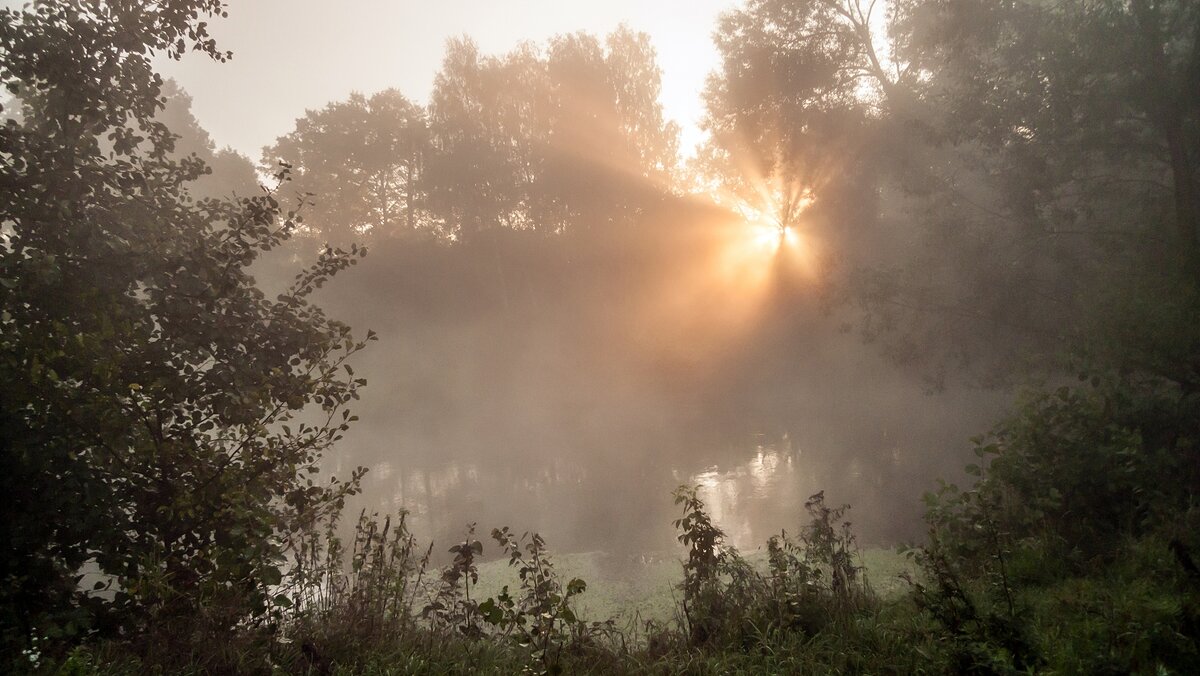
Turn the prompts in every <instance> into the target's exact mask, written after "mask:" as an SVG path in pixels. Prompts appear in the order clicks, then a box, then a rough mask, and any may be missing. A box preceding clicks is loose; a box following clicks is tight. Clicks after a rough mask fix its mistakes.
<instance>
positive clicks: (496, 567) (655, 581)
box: [473, 548, 916, 627]
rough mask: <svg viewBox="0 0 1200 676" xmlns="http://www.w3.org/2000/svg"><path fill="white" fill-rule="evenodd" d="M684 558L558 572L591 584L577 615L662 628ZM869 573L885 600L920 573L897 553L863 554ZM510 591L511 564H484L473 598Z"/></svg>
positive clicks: (763, 563) (605, 562)
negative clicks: (649, 622) (909, 575)
mask: <svg viewBox="0 0 1200 676" xmlns="http://www.w3.org/2000/svg"><path fill="white" fill-rule="evenodd" d="M745 556H746V559H747V560H748V561H750V562H751V563H752V564H754V565H755V567H756V568H758V569H760V570H763V571H765V570H766V568H767V558H766V552H765V551H762V550H761V549H760V550H756V551H753V552H746V553H745ZM681 561H682V552H669V551H659V552H649V553H646V554H643V555H617V554H609V553H606V552H601V551H595V552H584V553H579V554H558V555H555V556H554V567H555V570H557V571H558V573H559V575H561V576H562V578H563V579H565V580H569V579H570V578H573V577H578V578H581V579H583V580H585V581H587V584H588V588H587V591H586V592H584V593H583V594H581V595H580V596H579V597H577V600H576V603H575V609H576V611H577V612H578V613H579V615H580V617H582V618H583V619H585V620H588V621H603V620H607V619H610V618H611V619H613V620H615V621H616V624H617V626H620V627H624V626H627V625H629V624H630V623H631V622H632V623H636V624H639V625H640V624H641V623H642V622H644V621H646V620H653V621H655V622H659V623H666V622H670V621H671V620H673V619H675V612H676V608H677V607H678V600H679V595H680V592H679V590H678V589H677V588H676V587H677V585H678V584H679V583H680V581H681V580H682V579H683V573H682V570H683V569H682V567H681V566H682V564H681ZM860 565H862V566H863V567H865V568H866V571H867V577H868V580H869V581H870V583H871V587H872V589H873V590H874V591H875V593H876V594H877V595H878V596H879V598H880V599H881V600H884V601H888V600H892V599H896V598H899V597H901V596H903V595H904V594H905V593H906V592H907V591H908V586H907V583H906V582H904V580H902V579H901V575H902V574H903V573H905V572H908V573H915V571H916V568H915V566H914V565H913V563H912V562H911V561H909V559H908V557H906V556H905V555H904V554H901V553H899V552H898V551H897V550H896V549H894V548H869V549H865V550H863V552H862V557H861V564H860ZM505 585H508V587H509V589H510V590H512V589H516V588H517V586H518V585H519V580H518V579H517V571H516V570H515V569H513V568H511V567H510V566H509V565H508V561H507V559H504V560H499V559H498V560H491V561H485V562H482V563H480V564H479V585H478V586H477V587H476V588H475V591H474V592H473V595H475V596H477V598H481V599H482V598H486V597H489V596H495V595H496V594H499V593H500V590H501V588H502V587H504V586H505Z"/></svg>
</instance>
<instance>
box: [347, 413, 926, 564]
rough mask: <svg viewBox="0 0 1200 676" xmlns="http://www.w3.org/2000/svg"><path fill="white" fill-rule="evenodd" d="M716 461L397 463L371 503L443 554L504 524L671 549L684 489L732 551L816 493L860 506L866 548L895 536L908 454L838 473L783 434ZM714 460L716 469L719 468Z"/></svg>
mask: <svg viewBox="0 0 1200 676" xmlns="http://www.w3.org/2000/svg"><path fill="white" fill-rule="evenodd" d="M716 455H717V457H715V458H714V457H713V456H712V455H709V456H708V458H709V460H710V462H709V463H707V464H704V465H702V466H699V467H695V466H693V467H687V466H685V465H683V464H681V463H679V462H678V459H677V460H676V463H675V466H669V465H665V466H662V465H659V464H656V463H654V462H652V461H650V460H648V459H647V460H645V461H643V462H640V463H638V464H637V465H635V466H631V467H622V466H615V465H609V464H607V463H599V462H595V463H590V464H589V463H585V462H581V461H580V459H579V457H578V456H575V459H574V460H568V459H566V458H567V457H569V456H564V457H563V458H558V459H551V460H545V461H544V462H540V463H536V464H533V465H528V466H524V467H522V466H519V465H518V466H513V465H509V466H491V467H489V466H487V465H486V464H484V463H482V462H481V461H474V462H467V461H455V460H449V461H448V462H446V463H445V464H443V465H440V466H439V465H431V466H426V467H408V468H405V467H404V466H403V464H402V463H400V462H398V461H393V460H383V461H380V462H377V463H375V464H374V467H373V468H372V470H371V472H370V473H369V474H368V475H367V478H366V480H365V483H364V494H365V495H367V496H372V497H374V498H375V502H374V503H373V504H372V505H370V506H369V507H370V508H371V509H375V510H379V511H381V512H382V511H392V512H394V511H395V510H397V509H399V508H404V509H407V510H409V512H410V514H411V517H410V523H411V524H412V526H413V529H414V532H416V533H418V534H420V535H421V536H422V537H433V538H435V539H436V540H437V541H438V542H439V543H444V542H448V541H450V540H451V539H454V538H456V537H458V536H459V535H461V533H462V531H463V529H464V527H465V525H466V524H467V523H468V522H478V524H479V534H480V535H486V534H487V533H488V532H489V531H490V529H491V528H493V527H497V526H501V525H511V526H513V527H514V528H515V529H517V530H518V531H523V530H527V529H528V530H537V531H539V532H541V533H542V534H543V535H545V536H546V537H547V538H548V540H549V541H550V542H551V543H552V544H553V545H554V546H555V548H556V549H558V550H560V551H593V550H606V551H612V552H620V551H625V552H637V551H648V550H661V549H665V548H668V547H669V546H670V544H671V543H673V542H674V535H675V534H674V533H673V532H672V530H671V526H670V523H671V521H672V519H673V516H674V509H675V508H674V506H673V505H672V504H671V501H670V497H669V496H670V492H671V491H672V490H673V489H674V488H675V487H676V486H678V485H680V484H690V485H698V486H699V487H700V496H701V497H702V499H703V500H704V501H705V503H706V504H707V506H708V510H709V512H710V513H711V515H712V517H713V519H714V521H715V522H716V523H717V525H718V526H720V527H721V528H722V529H723V530H724V531H725V533H726V535H727V538H728V541H729V542H730V543H731V544H733V545H734V546H736V547H738V548H739V549H742V550H746V551H752V550H754V549H756V548H758V547H761V546H763V544H764V543H765V541H766V539H767V538H768V537H769V536H771V535H772V534H775V533H778V532H779V530H780V529H785V528H786V529H787V530H789V531H792V530H795V529H796V528H797V527H799V526H800V525H802V523H803V522H804V520H805V519H804V513H805V512H804V502H805V501H806V500H807V499H808V498H809V497H810V496H811V495H812V494H814V493H816V492H817V491H819V490H826V491H827V496H828V498H829V500H830V502H831V503H832V504H841V503H844V502H849V503H852V504H853V505H854V510H853V512H852V515H853V516H856V517H861V516H866V517H868V519H867V523H865V524H864V525H865V526H866V529H865V532H864V530H863V529H862V528H860V529H859V531H858V532H859V534H860V536H863V535H865V536H866V539H867V540H874V541H879V540H887V539H888V537H887V536H886V534H883V535H881V533H883V531H884V530H885V529H887V528H891V529H895V527H896V522H895V521H894V520H892V519H891V518H890V517H891V516H892V515H891V514H889V513H887V512H882V516H883V517H884V519H883V521H882V522H880V523H874V521H879V520H878V519H876V520H872V519H870V518H869V517H870V516H871V511H872V510H873V509H878V507H881V506H882V505H884V504H886V503H887V501H888V499H887V498H884V497H881V496H882V495H883V494H884V493H886V492H887V491H888V490H889V484H892V485H894V484H896V483H897V480H898V479H900V477H901V476H902V475H904V474H905V472H904V469H903V466H902V462H901V461H902V458H903V457H904V454H903V453H901V451H900V449H899V448H895V449H889V450H888V451H887V452H885V453H880V454H879V455H880V456H882V457H881V458H880V460H879V461H877V462H874V463H871V464H870V465H866V464H864V463H863V462H861V461H860V460H859V459H857V458H853V457H851V458H844V461H843V462H842V463H840V464H839V463H831V462H830V461H829V458H826V457H824V456H823V455H822V454H819V453H813V452H807V450H806V449H802V448H801V447H800V445H799V444H798V443H796V442H795V441H794V440H793V439H792V438H790V437H789V436H788V435H787V434H784V435H781V436H780V437H778V438H776V439H773V440H772V439H768V438H766V437H764V436H761V435H760V436H756V437H754V438H752V439H751V440H750V441H749V442H748V443H746V444H745V445H744V446H742V447H741V449H740V450H739V449H736V448H726V449H724V450H723V451H721V452H720V453H719V454H716ZM721 458H728V459H729V461H728V462H722V461H721ZM714 459H715V460H716V461H717V462H711V460H714ZM831 467H836V469H834V470H833V471H831V470H830V468H831ZM868 468H869V470H870V471H864V470H866V469H868ZM889 468H890V469H889ZM900 483H901V484H903V485H904V486H905V488H906V489H908V488H911V484H908V483H906V482H903V481H900ZM914 499H915V496H914ZM887 521H891V523H890V524H887V523H886V522H887ZM881 526H882V527H883V528H882V529H881ZM894 534H895V531H894V530H893V535H894ZM438 549H441V546H440V545H439V547H438Z"/></svg>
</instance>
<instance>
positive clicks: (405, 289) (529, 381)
mask: <svg viewBox="0 0 1200 676" xmlns="http://www.w3.org/2000/svg"><path fill="white" fill-rule="evenodd" d="M728 220H729V215H728V214H727V213H725V212H723V211H721V210H718V209H714V208H712V207H708V206H698V205H697V203H695V201H692V200H675V199H672V200H668V201H667V202H666V203H665V204H664V205H663V206H662V208H661V209H659V210H658V211H657V212H655V213H654V214H651V215H648V216H647V217H646V218H645V219H643V220H642V222H640V223H639V224H638V225H637V226H636V227H635V228H632V229H630V231H629V232H627V233H624V236H622V235H620V234H617V235H614V233H612V232H609V233H606V234H605V235H604V236H603V237H602V238H601V237H594V236H591V235H587V234H582V235H578V236H572V237H557V238H547V237H544V236H539V235H535V234H532V233H506V234H505V236H503V237H496V238H492V239H490V240H487V241H481V242H479V243H476V244H472V245H459V246H450V247H448V246H445V245H442V244H437V243H411V242H408V243H400V242H394V243H387V242H385V243H383V244H382V245H381V246H377V247H375V248H374V249H373V250H372V252H371V253H370V255H369V256H368V257H367V258H366V259H365V260H364V262H363V263H362V265H360V266H359V267H358V268H356V269H354V270H352V271H350V272H348V273H346V274H345V275H344V278H340V279H339V284H337V285H333V286H332V287H331V288H330V289H329V290H327V291H324V292H323V294H324V295H323V297H322V299H321V300H322V303H323V305H324V306H325V307H327V308H328V309H329V311H330V312H331V314H333V315H334V316H336V317H338V318H340V319H345V320H346V321H347V322H348V323H350V324H351V325H352V326H358V327H363V328H364V329H365V328H371V329H374V330H375V331H377V332H378V333H379V334H380V336H381V338H380V340H379V342H378V343H375V344H373V345H372V346H371V348H370V349H369V350H367V351H366V352H365V353H363V354H361V355H360V356H359V357H360V358H359V359H358V360H357V361H356V363H355V372H356V374H361V375H364V376H365V377H366V378H367V379H368V381H369V385H368V387H367V388H366V390H364V397H363V400H362V401H361V402H360V403H359V405H358V406H357V407H356V408H355V412H356V414H357V415H359V417H360V419H361V420H360V422H359V423H358V424H356V425H355V426H354V427H353V428H352V429H351V431H350V432H349V433H348V435H347V437H346V438H345V440H344V442H343V443H342V445H341V446H340V447H339V451H338V452H337V453H334V454H331V455H330V457H329V458H328V459H327V462H328V467H329V468H330V470H331V471H334V472H335V473H338V474H342V475H344V474H345V473H347V472H348V471H349V470H350V469H351V468H353V467H355V466H357V465H363V466H366V467H369V468H370V472H369V473H368V474H367V476H366V477H365V479H364V482H363V492H362V495H361V496H360V497H359V498H358V499H357V502H356V503H354V505H353V509H355V510H357V509H359V508H366V509H367V510H368V511H379V512H381V513H382V512H394V511H395V510H397V509H400V508H404V509H407V510H409V511H410V512H411V518H412V525H413V528H414V530H415V532H417V533H419V534H421V535H422V537H427V538H433V539H434V540H435V541H436V542H438V543H448V542H451V541H453V540H454V539H455V538H457V537H458V536H459V535H460V534H461V533H462V532H463V530H464V528H465V526H466V524H467V523H471V522H477V523H478V526H479V530H480V531H481V532H482V533H484V534H486V533H487V532H489V531H490V529H491V528H493V527H498V526H502V525H510V526H512V527H513V528H516V529H518V530H535V531H539V532H541V533H542V534H543V535H544V536H545V537H546V538H547V540H548V542H549V543H550V544H551V546H553V547H554V548H556V549H558V550H561V551H592V550H605V551H612V552H640V551H652V550H662V549H670V548H672V547H673V546H674V544H675V541H674V535H673V532H672V527H671V521H672V519H673V518H675V507H674V505H673V504H672V502H671V496H670V493H671V491H672V490H673V489H674V488H675V487H676V486H678V485H680V484H692V485H699V486H700V487H701V495H702V496H703V497H704V499H705V500H706V502H707V503H708V504H709V506H710V508H711V510H712V513H713V515H714V517H715V518H716V520H717V522H718V524H719V525H720V526H721V527H722V528H724V529H725V530H726V531H727V533H728V535H729V537H730V539H731V541H732V542H733V543H734V544H735V545H737V546H738V547H740V548H743V549H748V550H752V549H754V548H756V547H760V546H762V545H763V543H764V542H765V540H766V538H767V537H769V536H770V535H772V534H774V533H777V532H778V531H779V530H780V529H784V528H786V529H788V530H793V529H795V528H796V527H797V526H799V525H800V523H801V522H802V520H803V514H804V512H803V504H804V502H805V500H806V499H807V498H808V497H809V496H810V495H812V494H814V493H816V492H817V491H820V490H824V491H825V494H826V497H827V500H828V501H829V503H830V504H842V503H849V504H851V505H852V509H851V512H850V518H851V519H852V521H853V522H854V524H855V531H856V533H857V534H858V535H859V537H860V540H861V541H863V542H866V543H871V544H881V545H886V544H896V543H898V542H900V541H904V540H909V539H915V538H919V537H920V536H921V535H922V534H923V527H922V525H921V522H920V513H921V511H920V506H919V500H920V495H921V492H922V491H923V490H926V489H929V488H932V487H933V486H934V480H935V477H939V476H945V477H947V478H951V479H953V478H955V477H956V475H955V474H954V470H952V469H950V468H955V467H959V466H961V465H962V464H963V462H962V461H963V460H964V458H965V457H966V454H967V451H968V450H969V444H968V442H967V439H968V437H969V436H971V435H972V434H975V433H977V432H978V431H979V430H980V429H982V428H985V427H986V424H987V421H988V420H991V419H994V417H995V415H996V413H997V411H999V410H1000V402H1001V401H1002V400H1003V397H1002V396H1001V395H999V394H998V393H995V392H983V391H978V390H969V389H964V388H954V387H951V388H949V389H947V390H944V391H940V392H931V391H930V388H929V386H928V382H927V381H926V380H924V379H923V378H922V376H921V374H920V373H919V372H916V371H913V370H905V369H902V368H900V367H899V366H897V365H896V364H895V363H894V362H893V361H891V360H888V359H886V358H885V357H883V356H882V355H881V354H880V351H879V349H878V346H876V345H872V344H868V343H864V342H863V340H862V339H861V338H860V336H859V335H858V334H857V333H855V332H853V331H849V330H847V329H846V327H845V326H843V324H844V321H843V319H844V318H843V317H842V316H841V315H840V314H839V312H837V311H830V310H828V309H827V306H826V305H825V304H823V301H822V297H821V293H822V291H821V290H820V289H819V288H817V286H816V285H806V284H805V283H804V282H803V280H800V281H796V280H793V281H792V282H790V283H789V282H787V280H786V279H784V277H783V276H782V275H776V274H775V273H774V272H773V273H772V275H774V276H772V277H771V278H770V279H769V281H768V282H767V284H766V286H765V287H764V288H763V289H745V288H741V287H737V286H736V283H735V282H731V281H729V280H727V279H725V278H724V277H721V276H718V279H716V280H715V281H713V280H706V281H704V283H699V284H698V283H697V281H696V280H699V279H701V278H702V277H704V275H701V274H700V273H694V274H693V273H692V272H689V270H690V269H691V268H693V267H694V266H697V265H699V266H706V265H708V262H707V261H709V260H710V258H711V255H710V254H712V253H713V251H714V250H715V248H716V247H717V244H718V240H719V239H720V237H721V236H723V235H719V234H718V233H723V232H725V231H726V230H727V229H728V228H729V227H731V226H730V224H729V223H728ZM757 265H761V266H763V267H764V268H768V269H773V268H774V267H775V266H777V265H778V262H777V261H775V262H773V261H772V259H771V257H769V256H768V257H765V258H764V260H762V261H760V262H758V263H757ZM693 272H694V271H693ZM738 279H744V275H743V276H739V277H738ZM685 280H691V281H690V282H686V281H685ZM688 284H690V285H692V286H693V287H694V288H692V289H688V288H686V287H687V285H688ZM730 285H732V286H730ZM722 288H724V291H722V290H721V289H722ZM689 294H698V295H697V296H696V297H689ZM751 296H753V297H751ZM664 299H669V301H670V302H667V301H664ZM731 318H735V319H736V321H735V322H730V321H729V320H730V319H731ZM731 324H732V326H731ZM436 549H439V550H440V549H442V547H441V546H440V544H439V546H438V547H437V548H436Z"/></svg>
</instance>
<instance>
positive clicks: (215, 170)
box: [156, 80, 262, 197]
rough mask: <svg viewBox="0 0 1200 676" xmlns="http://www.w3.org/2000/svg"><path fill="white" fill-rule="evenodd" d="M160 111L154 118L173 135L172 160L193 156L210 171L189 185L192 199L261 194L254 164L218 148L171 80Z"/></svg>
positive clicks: (182, 92)
mask: <svg viewBox="0 0 1200 676" xmlns="http://www.w3.org/2000/svg"><path fill="white" fill-rule="evenodd" d="M162 96H163V98H164V99H165V100H164V102H163V108H162V110H161V111H159V113H158V115H157V116H156V119H157V120H158V121H159V122H162V123H163V124H164V125H166V127H167V129H170V130H171V133H172V134H174V135H175V136H176V138H175V149H174V151H173V152H172V157H174V158H175V159H184V158H186V157H188V156H189V155H195V156H196V157H197V158H199V159H200V160H201V161H203V162H204V164H205V165H206V166H207V167H208V168H209V171H208V172H207V173H205V174H203V175H201V176H200V177H199V178H197V179H196V180H195V181H193V182H192V183H191V184H190V185H189V186H188V192H189V193H190V194H191V195H192V196H193V197H234V196H241V197H253V196H255V195H258V194H260V193H261V192H262V191H261V190H260V187H259V183H258V176H257V175H256V174H255V172H254V164H253V163H251V162H250V160H249V159H247V158H246V157H245V156H244V155H242V154H241V153H239V152H237V151H236V150H233V149H232V148H221V149H217V147H216V144H214V143H213V140H212V138H211V137H210V136H209V135H208V132H207V131H205V130H204V128H203V127H201V126H200V122H199V121H197V120H196V118H195V116H194V115H192V97H191V96H189V95H188V93H187V92H186V91H184V90H183V88H182V87H180V86H179V85H178V84H177V83H176V82H175V81H174V80H167V81H166V82H164V83H163V91H162Z"/></svg>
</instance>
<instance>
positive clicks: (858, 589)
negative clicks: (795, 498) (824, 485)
mask: <svg viewBox="0 0 1200 676" xmlns="http://www.w3.org/2000/svg"><path fill="white" fill-rule="evenodd" d="M697 491H698V488H697V487H692V486H680V487H679V488H677V489H676V490H675V494H674V496H675V503H676V504H678V505H682V506H683V509H684V515H683V516H682V517H681V518H680V519H677V520H676V521H675V527H676V528H677V529H679V530H680V535H679V541H680V542H681V543H683V544H684V545H685V546H686V547H687V548H688V557H687V559H686V560H685V561H684V564H683V570H684V580H683V583H682V585H681V587H680V588H681V589H682V591H683V598H682V599H681V601H680V608H681V611H682V614H683V620H684V625H685V627H686V629H687V631H688V638H689V641H690V642H691V643H692V644H694V645H698V646H704V645H707V644H710V643H711V644H713V645H717V646H725V647H728V646H740V647H742V648H745V647H747V646H748V645H750V644H751V643H753V642H764V641H766V642H769V641H772V640H775V637H776V635H777V634H779V633H788V632H793V631H799V632H801V633H803V634H806V635H810V636H811V635H815V634H818V633H820V632H821V631H822V630H823V629H824V628H825V627H827V626H828V625H829V624H830V623H832V622H835V621H838V620H842V619H846V618H850V617H853V616H855V615H856V614H857V613H858V612H859V611H861V610H863V609H865V608H867V607H869V605H870V603H871V600H872V594H871V593H870V591H869V588H868V587H867V586H866V584H865V581H864V580H863V579H862V578H861V573H862V568H861V567H860V566H858V565H856V563H855V561H854V558H855V557H856V556H858V554H859V552H858V550H857V547H856V545H855V541H854V536H853V534H852V533H851V532H850V523H849V522H847V521H843V520H842V519H843V517H844V515H845V512H846V510H847V509H848V506H846V505H844V506H842V507H838V508H830V507H828V506H826V505H825V495H824V492H820V493H817V494H815V495H813V496H812V497H811V498H810V499H809V500H808V501H807V502H806V503H805V510H806V511H807V512H808V515H809V517H810V522H809V523H808V524H806V525H805V526H804V527H803V528H802V529H801V531H800V536H799V539H798V540H793V539H792V538H789V537H788V535H787V533H786V532H784V533H782V534H781V535H778V536H773V537H772V538H771V539H770V540H769V541H768V542H767V564H768V571H767V572H766V573H765V574H764V572H762V571H760V570H758V569H756V568H755V567H754V566H753V565H752V564H751V563H749V562H748V561H747V560H746V559H745V558H743V557H742V556H741V555H740V554H739V553H738V552H737V550H735V549H733V548H732V547H727V546H725V545H724V543H723V540H724V533H722V532H721V530H720V529H719V528H717V527H716V526H715V525H713V523H712V519H711V517H710V516H709V515H708V513H707V512H705V511H704V502H703V501H702V500H701V499H700V498H699V497H698V495H697ZM839 522H840V523H839ZM826 580H827V581H826Z"/></svg>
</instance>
